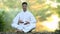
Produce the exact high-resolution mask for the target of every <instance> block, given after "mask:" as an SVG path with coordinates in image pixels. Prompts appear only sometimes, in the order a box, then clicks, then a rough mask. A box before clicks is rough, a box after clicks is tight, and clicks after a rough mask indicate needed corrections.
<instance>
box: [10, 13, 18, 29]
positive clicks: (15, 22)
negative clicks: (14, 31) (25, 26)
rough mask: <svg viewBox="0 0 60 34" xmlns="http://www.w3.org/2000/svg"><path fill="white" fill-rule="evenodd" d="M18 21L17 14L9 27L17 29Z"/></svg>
mask: <svg viewBox="0 0 60 34" xmlns="http://www.w3.org/2000/svg"><path fill="white" fill-rule="evenodd" d="M18 20H19V14H18V15H17V16H16V17H15V18H14V19H13V23H12V24H11V26H12V27H14V28H17V27H18V26H19V25H18Z"/></svg>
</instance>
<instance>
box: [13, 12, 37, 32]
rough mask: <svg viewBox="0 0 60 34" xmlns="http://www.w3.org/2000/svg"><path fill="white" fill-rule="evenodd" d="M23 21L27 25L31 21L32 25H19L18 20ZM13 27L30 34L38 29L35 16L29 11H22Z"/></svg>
mask: <svg viewBox="0 0 60 34" xmlns="http://www.w3.org/2000/svg"><path fill="white" fill-rule="evenodd" d="M19 19H20V20H22V21H23V22H24V23H26V21H29V22H30V24H27V25H24V23H23V24H19V25H18V20H19ZM12 27H14V28H17V29H19V30H23V31H24V32H28V31H30V30H31V29H33V28H35V27H36V20H35V18H34V16H33V15H32V13H30V12H29V11H26V12H24V11H21V12H20V13H19V14H18V15H17V16H16V17H15V18H14V20H13V23H12Z"/></svg>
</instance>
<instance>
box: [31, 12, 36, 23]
mask: <svg viewBox="0 0 60 34" xmlns="http://www.w3.org/2000/svg"><path fill="white" fill-rule="evenodd" d="M30 16H31V18H30V23H36V19H35V17H34V16H33V14H32V13H31V14H30Z"/></svg>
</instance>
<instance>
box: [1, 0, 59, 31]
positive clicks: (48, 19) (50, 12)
mask: <svg viewBox="0 0 60 34" xmlns="http://www.w3.org/2000/svg"><path fill="white" fill-rule="evenodd" d="M22 2H27V3H28V10H29V11H30V12H32V14H33V15H34V16H35V18H36V20H37V23H36V28H35V29H34V30H33V31H32V32H55V31H56V30H60V0H0V31H1V32H15V31H16V30H15V28H12V27H11V23H12V21H13V19H14V17H15V16H16V15H17V14H18V13H19V12H21V9H22V6H21V3H22Z"/></svg>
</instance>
